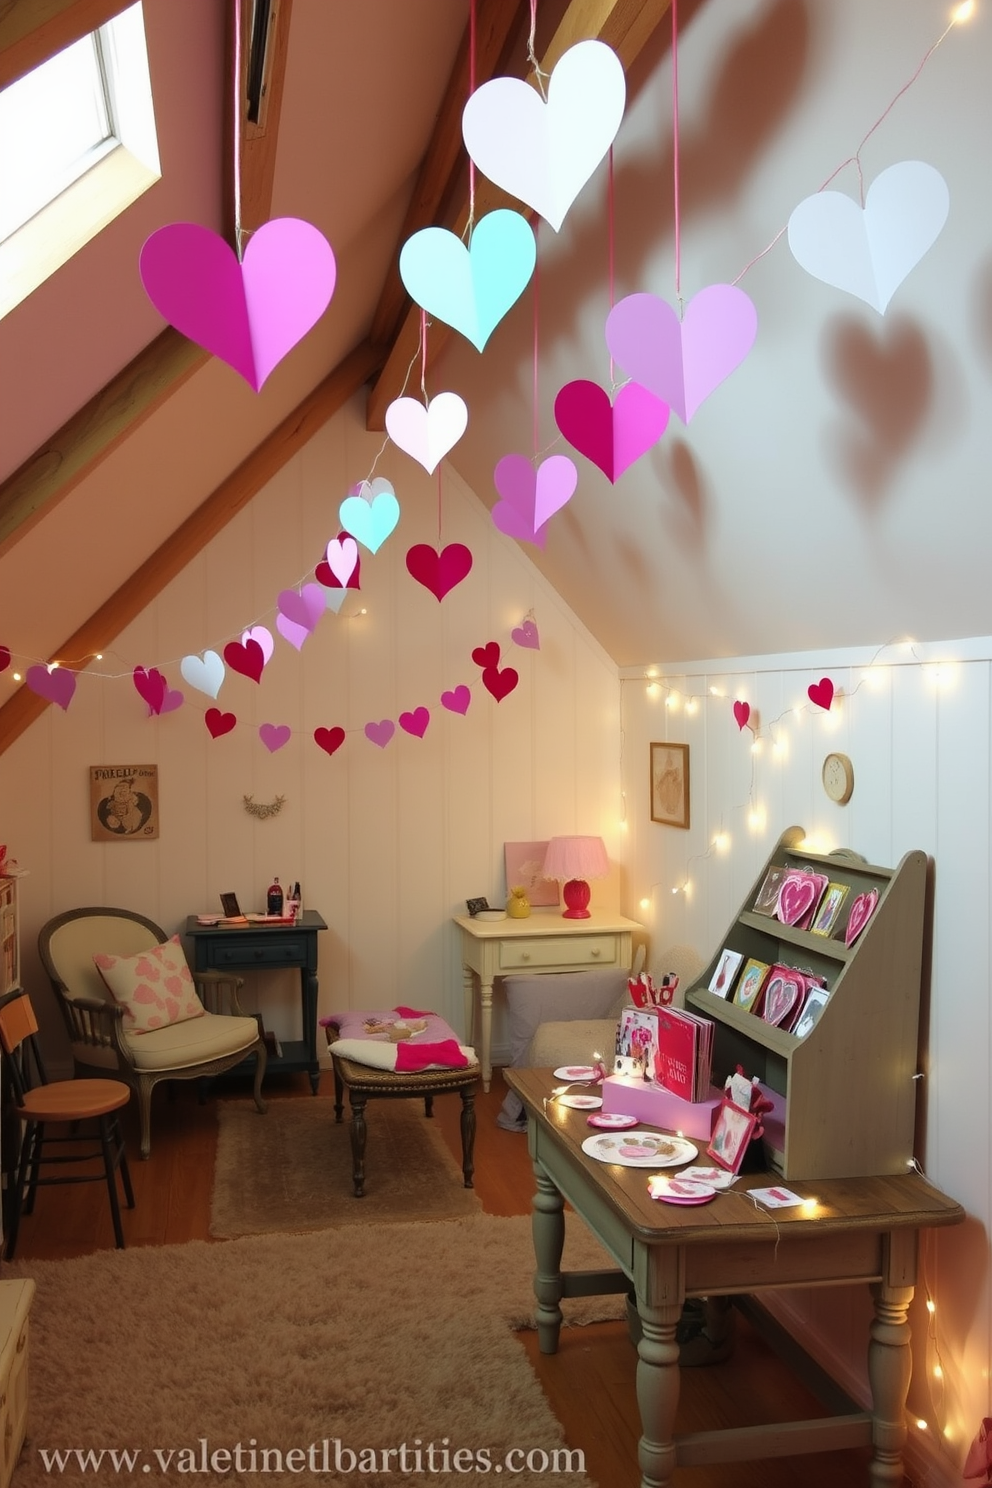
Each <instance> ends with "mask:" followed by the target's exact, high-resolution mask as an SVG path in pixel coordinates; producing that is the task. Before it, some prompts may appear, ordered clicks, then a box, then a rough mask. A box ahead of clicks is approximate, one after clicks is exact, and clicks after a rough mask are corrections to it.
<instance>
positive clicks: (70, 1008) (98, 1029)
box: [38, 907, 266, 1157]
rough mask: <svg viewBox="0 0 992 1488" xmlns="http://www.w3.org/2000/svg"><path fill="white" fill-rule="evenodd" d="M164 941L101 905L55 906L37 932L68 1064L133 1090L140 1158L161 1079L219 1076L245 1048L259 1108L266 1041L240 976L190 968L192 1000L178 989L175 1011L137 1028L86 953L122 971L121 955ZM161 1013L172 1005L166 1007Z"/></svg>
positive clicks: (129, 916)
mask: <svg viewBox="0 0 992 1488" xmlns="http://www.w3.org/2000/svg"><path fill="white" fill-rule="evenodd" d="M168 942H169V937H168V936H167V935H166V933H165V931H164V930H162V929H161V927H160V926H158V925H156V924H155V922H154V920H149V919H146V918H145V916H144V915H139V914H134V913H133V912H132V911H131V910H126V909H108V908H104V907H90V908H86V909H71V910H68V911H67V912H66V913H65V914H60V915H56V916H55V918H54V919H52V920H49V921H48V923H47V924H46V925H44V926H43V927H42V929H41V931H40V933H39V936H38V950H39V953H40V955H41V960H42V964H43V965H44V967H45V970H46V971H47V973H48V976H49V979H50V981H51V984H52V988H53V989H54V992H55V996H56V999H57V1001H58V1004H59V1007H60V1009H61V1011H62V1015H63V1018H64V1020H65V1026H66V1031H67V1033H68V1035H69V1043H70V1046H71V1049H72V1057H73V1062H74V1064H75V1072H76V1074H77V1075H79V1076H102V1077H104V1078H106V1077H107V1076H108V1075H115V1076H116V1078H118V1079H120V1080H124V1081H125V1082H126V1083H127V1084H128V1085H130V1086H131V1088H132V1089H133V1090H134V1091H135V1092H136V1093H137V1097H138V1109H139V1113H140V1118H141V1156H142V1157H148V1155H149V1153H150V1152H151V1097H152V1091H153V1089H154V1088H155V1086H156V1085H157V1084H158V1083H159V1081H160V1080H198V1079H202V1078H204V1077H207V1076H210V1075H218V1074H221V1073H222V1072H223V1071H224V1070H228V1069H231V1068H233V1066H234V1065H236V1064H240V1063H241V1062H242V1060H244V1059H246V1058H247V1057H248V1056H249V1055H250V1054H254V1056H255V1080H254V1088H253V1095H254V1099H255V1105H256V1106H257V1107H258V1110H259V1111H260V1112H262V1113H263V1114H264V1112H265V1102H264V1101H263V1100H262V1096H261V1086H262V1079H263V1076H264V1074H265V1057H266V1056H265V1044H264V1042H263V1040H262V1036H261V1033H260V1031H259V1025H258V1022H257V1020H256V1019H255V1018H253V1017H246V1016H245V1014H244V1013H243V1011H242V1009H241V1005H240V1003H239V1001H238V989H239V988H240V987H241V985H242V981H241V978H240V977H235V976H231V975H229V974H225V973H223V972H213V971H203V972H197V973H195V974H194V975H193V977H192V984H193V986H195V990H196V994H197V997H198V999H199V1001H197V999H196V998H193V997H192V996H191V995H190V996H187V998H186V1002H185V1004H184V1005H183V1006H182V1007H180V1008H179V1016H178V1017H173V1019H172V1020H169V1016H168V1014H163V1015H162V1016H161V1017H159V1018H157V1019H154V1020H148V1019H147V1018H146V1020H145V1021H146V1023H147V1022H149V1021H156V1022H158V1023H159V1024H161V1026H146V1027H145V1028H144V1030H143V1031H137V1030H136V1029H135V1027H134V1024H135V1018H134V1016H133V1014H132V1013H131V1012H130V1011H129V1009H128V1007H127V1006H126V1004H124V1003H122V1002H121V1001H120V1000H118V999H117V998H116V996H111V994H110V991H109V990H108V985H107V982H106V981H105V979H104V975H107V973H106V972H105V974H104V975H101V973H100V971H99V970H98V969H97V966H96V964H95V962H94V957H96V956H99V957H100V958H101V961H102V962H103V963H104V964H105V966H106V967H108V968H110V967H113V968H114V969H118V968H119V969H120V970H123V971H127V969H128V963H129V962H132V961H133V962H134V963H135V964H140V960H141V954H142V953H145V952H151V953H152V954H153V956H154V955H155V953H156V951H158V952H161V951H163V950H165V948H166V945H167V943H168ZM175 946H176V947H177V948H178V941H176V942H175ZM178 949H179V955H180V956H181V954H182V953H181V948H178ZM182 964H183V966H185V958H182ZM186 975H187V977H188V972H187V973H186ZM184 980H185V978H184ZM191 991H192V989H190V993H191ZM201 1004H202V1009H203V1010H202V1011H200V1006H201ZM138 1011H139V1012H140V1011H141V1009H140V1007H139V1008H138ZM169 1012H170V1013H173V1014H174V1013H175V1009H174V1007H171V1006H170V1009H169Z"/></svg>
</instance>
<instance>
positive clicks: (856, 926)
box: [844, 889, 878, 945]
mask: <svg viewBox="0 0 992 1488" xmlns="http://www.w3.org/2000/svg"><path fill="white" fill-rule="evenodd" d="M877 903H878V890H877V889H871V890H870V891H869V892H868V893H867V894H858V896H857V898H856V899H855V901H854V903H853V904H852V905H851V913H850V914H849V915H848V917H847V928H846V930H845V931H844V944H845V945H853V944H854V942H855V941H856V940H857V938H858V936H859V935H860V934H861V932H862V930H863V929H864V928H865V926H866V925H867V923H868V921H869V920H870V919H871V917H872V914H873V913H874V910H875V905H876V904H877Z"/></svg>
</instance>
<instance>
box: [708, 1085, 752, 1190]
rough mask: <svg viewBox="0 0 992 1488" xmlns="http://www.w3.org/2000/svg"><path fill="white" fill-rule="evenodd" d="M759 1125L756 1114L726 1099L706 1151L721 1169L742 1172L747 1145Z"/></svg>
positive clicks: (719, 1111) (720, 1108)
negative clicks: (741, 1167)
mask: <svg viewBox="0 0 992 1488" xmlns="http://www.w3.org/2000/svg"><path fill="white" fill-rule="evenodd" d="M757 1124H758V1117H757V1115H756V1114H755V1112H753V1111H745V1110H744V1109H743V1108H742V1107H741V1106H736V1105H734V1102H733V1101H732V1100H726V1099H724V1101H723V1102H722V1104H721V1105H720V1106H719V1108H718V1110H717V1113H716V1121H715V1122H714V1123H713V1135H712V1136H711V1137H710V1145H709V1146H708V1147H707V1149H706V1151H707V1153H708V1155H709V1156H710V1157H711V1158H712V1159H713V1161H714V1162H718V1163H719V1164H720V1166H721V1168H727V1169H728V1170H729V1171H730V1172H731V1173H738V1172H740V1166H741V1163H742V1161H743V1159H744V1154H745V1152H746V1151H747V1144H748V1143H749V1142H750V1140H751V1134H752V1132H753V1131H754V1128H755V1127H756V1126H757Z"/></svg>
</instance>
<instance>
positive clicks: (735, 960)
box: [709, 948, 744, 997]
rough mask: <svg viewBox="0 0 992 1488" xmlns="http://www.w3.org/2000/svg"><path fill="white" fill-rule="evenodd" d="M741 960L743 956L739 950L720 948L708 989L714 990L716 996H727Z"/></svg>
mask: <svg viewBox="0 0 992 1488" xmlns="http://www.w3.org/2000/svg"><path fill="white" fill-rule="evenodd" d="M743 960H744V957H743V955H742V954H741V952H740V951H731V950H729V949H727V948H725V949H724V950H722V951H721V952H720V959H719V961H718V962H717V963H716V971H714V973H713V975H712V977H711V978H710V985H709V990H710V991H711V992H715V993H716V995H717V997H727V996H728V995H729V993H730V989H731V987H732V986H733V985H734V977H735V976H736V975H737V972H738V969H739V967H740V964H741V962H742V961H743Z"/></svg>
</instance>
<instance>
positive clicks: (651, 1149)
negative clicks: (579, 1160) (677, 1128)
mask: <svg viewBox="0 0 992 1488" xmlns="http://www.w3.org/2000/svg"><path fill="white" fill-rule="evenodd" d="M582 1151H583V1152H584V1153H585V1154H586V1156H587V1157H594V1158H595V1159H596V1161H597V1162H605V1163H617V1164H619V1166H620V1167H622V1168H677V1167H680V1166H681V1164H682V1163H687V1162H691V1161H692V1159H693V1158H694V1157H698V1156H699V1149H698V1148H696V1147H694V1146H693V1145H692V1143H691V1142H687V1141H686V1139H685V1137H669V1136H666V1135H665V1134H664V1133H663V1132H655V1131H634V1132H630V1133H624V1134H622V1135H617V1136H615V1137H614V1136H608V1135H606V1134H604V1135H602V1136H598V1137H586V1139H585V1141H584V1142H583V1143H582Z"/></svg>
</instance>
